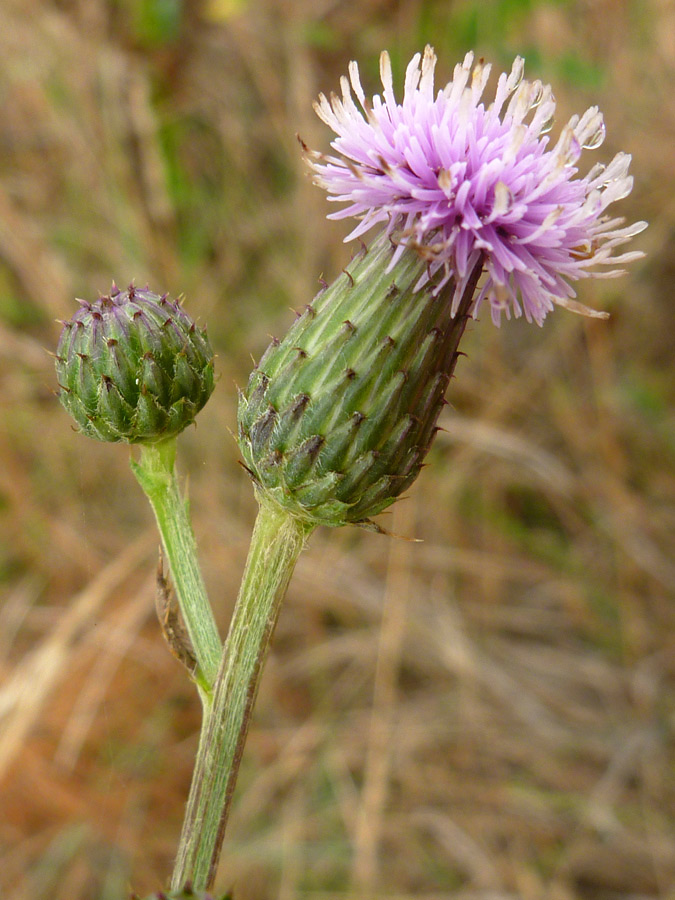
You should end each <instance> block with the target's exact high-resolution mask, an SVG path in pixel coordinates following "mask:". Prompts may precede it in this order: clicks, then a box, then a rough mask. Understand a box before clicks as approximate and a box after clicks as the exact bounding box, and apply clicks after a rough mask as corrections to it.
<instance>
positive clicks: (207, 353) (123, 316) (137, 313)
mask: <svg viewBox="0 0 675 900" xmlns="http://www.w3.org/2000/svg"><path fill="white" fill-rule="evenodd" d="M79 303H80V308H79V309H78V310H77V312H76V313H75V314H74V316H73V317H72V319H70V321H68V322H65V323H64V325H63V330H62V332H61V337H60V339H59V344H58V348H57V351H56V374H57V378H58V382H59V388H60V390H59V398H60V400H61V403H62V404H63V406H64V407H65V408H66V409H67V410H68V412H69V413H70V414H71V416H72V417H73V418H74V419H75V421H76V422H77V424H78V426H79V428H80V430H81V431H82V432H83V433H84V434H86V435H88V436H89V437H93V438H97V439H98V440H101V441H124V442H126V443H154V442H156V441H160V440H165V439H167V438H170V437H173V436H174V435H177V434H179V433H180V432H181V431H183V429H184V428H186V427H187V426H188V425H189V424H190V423H191V422H192V421H194V418H195V416H196V415H197V413H198V412H199V411H200V410H201V409H202V407H203V406H204V404H205V403H206V401H207V400H208V399H209V397H210V395H211V392H212V391H213V385H214V375H213V351H212V350H211V346H210V344H209V341H208V338H207V336H206V333H205V331H203V330H202V329H200V328H198V327H197V325H196V324H195V323H194V321H193V320H192V319H191V318H190V316H189V315H188V314H187V313H186V312H185V310H184V309H183V307H182V306H181V305H180V303H178V302H177V301H174V300H171V299H169V297H168V295H167V294H164V295H162V296H160V295H159V294H154V293H152V291H150V290H148V289H147V288H146V289H145V290H141V289H139V288H135V287H134V286H133V285H131V286H130V287H129V288H128V290H126V291H122V290H120V289H119V288H117V287H116V286H115V285H114V284H113V287H112V289H111V291H110V293H109V294H107V295H106V296H104V297H99V299H98V300H96V301H94V302H93V303H88V302H85V301H79Z"/></svg>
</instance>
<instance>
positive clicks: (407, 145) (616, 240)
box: [309, 47, 646, 324]
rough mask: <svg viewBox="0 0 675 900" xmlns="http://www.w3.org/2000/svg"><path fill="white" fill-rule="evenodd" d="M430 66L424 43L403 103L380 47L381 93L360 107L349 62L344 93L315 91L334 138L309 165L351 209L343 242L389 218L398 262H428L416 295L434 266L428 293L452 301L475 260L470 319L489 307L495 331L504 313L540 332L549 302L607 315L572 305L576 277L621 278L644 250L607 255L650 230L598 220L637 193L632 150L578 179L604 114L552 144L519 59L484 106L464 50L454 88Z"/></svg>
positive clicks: (480, 68) (577, 124)
mask: <svg viewBox="0 0 675 900" xmlns="http://www.w3.org/2000/svg"><path fill="white" fill-rule="evenodd" d="M435 65H436V56H435V54H434V51H433V50H432V48H431V47H427V48H426V49H425V51H424V56H423V57H421V56H420V54H416V55H415V56H414V57H413V59H412V60H411V62H410V63H409V65H408V68H407V71H406V79H405V90H404V96H403V101H402V103H397V101H396V98H395V96H394V90H393V80H392V72H391V64H390V60H389V56H388V54H387V53H386V52H385V53H383V54H382V56H381V58H380V75H381V79H382V85H383V87H384V90H383V93H382V96H379V95H375V96H374V97H373V98H372V101H370V100H368V98H367V97H366V96H365V94H364V91H363V88H362V87H361V82H360V78H359V72H358V67H357V65H356V63H355V62H352V63H351V64H350V66H349V79H347V78H345V77H343V78H342V79H341V86H342V97H337V96H335V95H331V97H330V99H327V98H326V97H325V96H324V95H321V96H320V97H319V100H318V102H317V103H316V104H315V109H316V111H317V113H318V115H319V116H320V117H321V119H323V121H324V122H326V124H327V125H329V126H330V127H331V128H332V129H333V131H334V132H335V133H336V134H337V138H336V139H335V140H334V141H333V142H332V144H331V146H332V147H333V149H334V150H335V151H336V153H338V154H340V155H339V156H324V155H323V154H320V153H315V152H312V151H309V161H310V165H311V166H312V168H313V169H314V171H315V173H316V181H317V183H318V184H320V185H321V186H322V187H324V188H325V189H326V190H327V191H328V193H329V194H330V195H331V196H330V197H329V199H330V200H335V201H339V202H343V203H347V206H346V207H345V208H344V209H341V210H340V211H339V212H336V213H332V214H331V215H330V216H329V218H334V219H342V218H346V217H348V216H355V217H357V218H359V219H360V222H359V224H358V225H357V226H356V227H355V228H354V229H353V231H352V232H351V233H350V234H349V235H348V237H347V238H346V240H349V239H351V238H356V237H359V236H360V235H362V234H364V233H365V232H367V231H368V230H370V229H371V228H372V227H373V226H374V225H376V224H378V223H384V225H385V227H386V230H387V231H388V233H389V234H390V235H391V237H392V239H393V240H394V241H395V242H396V243H397V244H398V247H397V250H396V253H395V254H394V260H393V262H395V261H396V259H397V258H398V256H400V254H401V253H402V252H404V250H405V248H406V247H408V248H413V249H415V250H417V251H418V252H419V253H420V254H421V255H422V257H423V258H424V259H425V260H427V262H428V267H427V274H426V275H424V276H423V277H422V279H421V280H420V282H419V284H418V287H420V288H421V287H422V286H423V284H424V283H425V282H426V281H427V280H428V279H429V278H430V277H432V276H434V275H435V274H436V273H438V272H439V271H441V270H442V273H441V280H440V284H439V285H438V286H437V288H436V290H440V288H441V287H442V286H443V285H444V284H446V283H447V282H448V281H450V279H452V280H453V284H454V288H455V290H454V297H453V306H454V307H456V305H457V304H458V303H459V299H460V297H461V296H462V293H463V290H464V286H465V282H466V280H467V279H468V277H469V276H470V274H471V272H472V271H473V269H474V267H475V266H476V264H477V263H479V262H480V261H481V260H482V263H483V268H484V276H483V280H482V282H481V284H480V286H479V290H478V293H477V296H476V301H475V304H474V307H473V312H474V314H475V313H476V312H477V311H478V309H479V307H480V306H481V304H482V303H483V302H484V301H487V302H488V303H489V305H490V309H491V312H492V318H493V321H494V322H495V323H496V324H499V322H500V319H501V314H502V313H505V314H506V316H507V318H508V317H510V315H511V311H513V313H514V315H515V316H516V317H517V316H520V315H522V314H523V313H524V314H525V317H526V318H527V319H528V321H531V320H534V321H535V322H537V323H538V324H541V323H542V322H543V320H544V318H545V317H546V314H547V313H548V312H549V311H550V310H551V309H553V306H554V304H557V305H559V306H564V307H566V308H568V309H572V310H574V311H575V312H581V313H584V314H586V315H594V316H600V317H604V316H605V315H606V314H605V313H599V312H595V311H593V310H589V309H587V308H586V307H584V306H582V305H581V304H580V303H578V302H576V301H575V300H574V299H573V298H574V297H575V291H574V289H573V288H572V286H571V285H570V282H571V281H575V280H577V279H579V278H585V277H588V276H590V275H595V276H601V277H605V278H607V277H613V276H616V275H619V274H622V271H623V270H621V269H617V268H615V265H616V264H621V263H626V262H629V261H631V260H633V259H637V258H639V257H641V256H642V255H643V254H642V253H640V252H639V251H634V252H628V253H623V254H620V255H616V256H615V255H614V251H615V248H616V247H618V246H620V245H621V244H623V243H625V242H626V241H627V240H629V238H631V237H632V236H633V235H635V234H638V233H639V232H640V231H642V230H643V228H645V227H646V223H645V222H637V223H635V224H634V225H630V226H624V220H623V219H620V218H610V217H609V216H607V215H606V212H605V211H606V209H607V207H608V206H609V205H610V204H611V203H613V202H614V201H615V200H620V199H622V198H623V197H626V196H627V195H628V194H629V193H630V191H631V188H632V185H633V179H632V177H631V176H630V175H628V167H629V164H630V159H631V158H630V156H629V155H628V154H626V153H619V154H617V155H616V156H615V157H614V159H613V160H612V161H611V162H610V163H609V164H608V165H607V166H604V165H602V164H597V165H596V166H594V167H593V169H591V171H590V172H589V173H588V174H587V175H586V176H585V177H577V176H578V168H577V167H576V163H577V161H578V160H579V157H580V156H581V152H582V149H595V148H597V147H599V146H600V144H601V143H602V141H603V140H604V135H605V130H604V123H603V119H602V115H601V113H600V112H599V111H598V109H597V107H591V108H590V109H588V110H587V111H586V112H585V113H584V115H583V116H581V117H579V116H573V117H572V118H571V119H570V121H569V122H568V123H567V125H565V126H564V128H563V129H562V132H561V134H560V137H559V138H558V141H557V142H556V143H555V145H554V146H552V147H550V148H549V138H548V137H547V136H546V134H547V132H548V131H549V130H550V128H551V125H552V122H553V114H554V112H555V100H554V98H553V93H552V91H551V88H550V86H548V85H543V84H542V83H541V82H540V81H533V82H529V81H524V80H523V66H524V64H523V60H522V59H521V58H520V57H517V58H516V60H515V62H514V64H513V67H512V69H511V72H510V74H509V75H507V74H502V75H501V76H500V77H499V80H498V83H497V89H496V95H495V99H494V102H493V103H492V104H490V106H488V107H487V108H486V107H485V105H484V104H483V103H481V102H480V100H481V96H482V94H483V91H484V89H485V86H486V84H487V81H488V77H489V74H490V66H489V65H486V64H483V62H482V61H481V62H478V63H477V64H476V65H475V66H474V65H473V54H472V53H468V54H467V55H466V57H465V59H464V62H463V63H462V64H461V65H458V66H456V67H455V71H454V75H453V80H452V81H451V82H450V83H449V84H448V85H447V86H446V87H445V88H444V89H443V90H439V91H438V92H437V93H434V68H435ZM352 91H353V93H354V94H355V95H356V98H357V100H358V102H359V104H360V107H361V108H359V106H357V105H356V103H355V102H354V99H353V96H352ZM598 266H610V268H609V269H601V270H600V271H598V270H597V269H596V268H595V267H598Z"/></svg>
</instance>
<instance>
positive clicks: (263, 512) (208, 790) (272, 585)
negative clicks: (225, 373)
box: [171, 498, 314, 890]
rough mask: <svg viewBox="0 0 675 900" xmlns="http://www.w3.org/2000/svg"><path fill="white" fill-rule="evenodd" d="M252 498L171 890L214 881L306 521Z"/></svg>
mask: <svg viewBox="0 0 675 900" xmlns="http://www.w3.org/2000/svg"><path fill="white" fill-rule="evenodd" d="M259 499H260V510H259V513H258V518H257V520H256V524H255V528H254V530H253V536H252V538H251V547H250V550H249V554H248V559H247V562H246V570H245V572H244V577H243V580H242V584H241V588H240V591H239V597H238V599H237V604H236V606H235V610H234V613H233V616H232V623H231V625H230V631H229V635H228V638H227V642H226V644H225V650H224V653H223V659H222V663H221V666H220V669H219V671H218V675H217V678H216V682H215V685H214V693H213V705H212V707H211V711H210V713H209V715H208V716H207V717H206V721H205V726H204V729H203V731H202V735H201V737H200V742H199V749H198V751H197V760H196V763H195V771H194V776H193V780H192V787H191V789H190V796H189V798H188V804H187V810H186V814H185V820H184V823H183V832H182V835H181V840H180V844H179V848H178V855H177V858H176V864H175V867H174V872H173V877H172V882H171V887H172V890H179V889H180V888H182V887H183V885H184V884H185V883H186V882H191V883H192V885H193V886H194V888H196V889H198V890H204V889H208V888H210V887H211V885H212V883H213V880H214V878H215V873H216V868H217V865H218V859H219V856H220V848H221V845H222V842H223V836H224V832H225V825H226V823H227V817H228V813H229V809H230V804H231V801H232V795H233V793H234V787H235V783H236V780H237V773H238V771H239V763H240V761H241V755H242V752H243V749H244V742H245V740H246V734H247V731H248V725H249V721H250V718H251V711H252V709H253V704H254V703H255V698H256V694H257V692H258V685H259V683H260V676H261V674H262V669H263V665H264V662H265V658H266V656H267V651H268V649H269V645H270V641H271V638H272V633H273V631H274V626H275V624H276V621H277V617H278V614H279V609H280V607H281V603H282V601H283V599H284V596H285V594H286V589H287V587H288V582H289V581H290V578H291V575H292V573H293V569H294V568H295V564H296V562H297V559H298V556H299V555H300V553H301V551H302V549H303V547H304V546H305V543H306V541H307V538H308V537H309V535H310V534H311V532H312V531H313V527H314V526H312V525H310V524H308V523H306V522H303V521H301V520H300V519H298V518H296V517H294V516H292V515H290V514H289V513H288V512H286V511H285V510H283V509H281V508H280V507H279V506H277V505H276V504H272V503H271V502H270V501H265V500H263V499H261V498H259Z"/></svg>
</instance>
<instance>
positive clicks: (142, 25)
mask: <svg viewBox="0 0 675 900" xmlns="http://www.w3.org/2000/svg"><path fill="white" fill-rule="evenodd" d="M129 9H130V12H131V21H132V28H133V31H134V36H135V37H136V39H137V40H138V41H140V42H141V43H142V44H145V45H147V46H150V47H157V46H161V45H162V44H168V43H170V42H171V41H175V40H176V38H177V37H178V35H179V33H180V28H181V22H182V17H183V2H182V0H135V2H133V3H130V4H129Z"/></svg>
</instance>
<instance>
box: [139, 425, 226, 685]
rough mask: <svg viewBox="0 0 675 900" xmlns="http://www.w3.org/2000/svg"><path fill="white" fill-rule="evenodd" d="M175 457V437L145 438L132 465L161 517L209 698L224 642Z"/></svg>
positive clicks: (200, 682)
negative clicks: (152, 440) (154, 440)
mask: <svg viewBox="0 0 675 900" xmlns="http://www.w3.org/2000/svg"><path fill="white" fill-rule="evenodd" d="M175 458H176V439H175V438H170V439H169V440H167V441H162V442H161V443H157V444H142V445H141V455H140V459H139V461H138V462H136V461H134V460H132V462H131V468H132V470H133V473H134V475H135V476H136V478H137V479H138V482H139V484H140V485H141V487H142V488H143V490H144V491H145V493H146V495H147V497H148V499H149V500H150V503H151V505H152V508H153V510H154V513H155V518H156V519H157V526H158V528H159V533H160V534H161V536H162V544H163V546H164V552H165V553H166V556H167V559H168V560H169V567H170V569H171V580H172V581H173V585H174V587H175V590H176V595H177V597H178V603H179V605H180V611H181V614H182V616H183V620H184V622H185V627H186V628H187V632H188V635H189V636H190V640H191V642H192V649H193V651H194V655H195V658H196V660H197V664H198V671H197V672H196V673H195V679H196V680H197V683H198V685H199V687H200V688H201V693H202V699H204V693H207V694H208V693H209V692H210V689H211V687H212V685H213V682H214V680H215V677H216V673H217V671H218V665H219V662H220V657H221V653H222V643H221V640H220V636H219V634H218V627H217V626H216V622H215V619H214V618H213V611H212V610H211V606H210V604H209V600H208V597H207V595H206V588H205V586H204V581H203V579H202V575H201V570H200V568H199V562H198V560H197V546H196V544H195V538H194V534H193V532H192V526H191V524H190V517H189V515H188V505H187V501H186V500H185V498H184V497H183V496H182V494H181V491H180V487H179V484H178V479H177V478H176V472H175V468H174V462H175Z"/></svg>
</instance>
